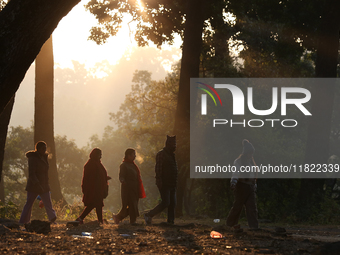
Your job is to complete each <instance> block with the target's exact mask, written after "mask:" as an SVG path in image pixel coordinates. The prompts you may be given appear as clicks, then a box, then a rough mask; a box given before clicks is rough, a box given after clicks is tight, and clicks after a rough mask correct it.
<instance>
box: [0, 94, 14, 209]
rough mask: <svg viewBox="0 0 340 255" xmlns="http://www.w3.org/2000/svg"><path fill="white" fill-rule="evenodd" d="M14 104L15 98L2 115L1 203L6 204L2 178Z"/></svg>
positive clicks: (0, 153) (0, 116) (0, 157)
mask: <svg viewBox="0 0 340 255" xmlns="http://www.w3.org/2000/svg"><path fill="white" fill-rule="evenodd" d="M13 104H14V96H13V97H12V99H11V100H10V101H9V103H8V104H7V105H6V108H5V110H4V111H3V112H2V114H0V201H2V202H5V185H4V180H3V178H2V168H3V161H4V155H5V144H6V138H7V130H8V124H9V121H10V120H11V114H12V109H13Z"/></svg>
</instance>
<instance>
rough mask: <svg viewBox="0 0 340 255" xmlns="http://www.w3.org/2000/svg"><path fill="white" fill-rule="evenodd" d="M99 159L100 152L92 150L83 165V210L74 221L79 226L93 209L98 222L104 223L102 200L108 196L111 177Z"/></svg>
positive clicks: (100, 156)
mask: <svg viewBox="0 0 340 255" xmlns="http://www.w3.org/2000/svg"><path fill="white" fill-rule="evenodd" d="M101 158H102V151H101V150H100V149H98V148H94V149H93V150H92V151H91V153H90V158H89V160H88V161H87V162H86V164H85V165H84V171H83V179H82V184H81V188H82V192H83V202H84V205H85V208H84V211H83V212H82V214H81V215H80V216H79V217H78V218H77V219H76V221H79V223H80V224H83V223H84V221H83V220H84V219H85V217H86V216H87V215H88V214H89V213H90V212H91V211H92V210H93V209H94V208H96V214H97V218H98V222H99V223H104V222H103V206H104V198H106V197H107V195H108V182H107V181H108V180H110V179H111V177H110V176H107V171H106V169H105V167H104V166H103V164H102V162H101V160H100V159H101Z"/></svg>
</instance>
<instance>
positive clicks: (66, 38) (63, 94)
mask: <svg viewBox="0 0 340 255" xmlns="http://www.w3.org/2000/svg"><path fill="white" fill-rule="evenodd" d="M87 2H88V0H86V1H82V2H81V3H80V4H78V5H77V6H76V7H74V9H73V10H72V11H71V12H70V13H69V14H68V15H67V16H66V17H64V18H63V19H62V20H61V22H60V23H59V25H58V27H57V29H56V30H55V31H54V33H53V48H54V49H53V50H54V62H55V73H54V80H55V89H54V91H55V96H54V98H55V99H54V103H55V108H54V126H55V135H57V134H59V135H66V136H67V137H68V138H69V139H74V140H75V141H76V143H77V144H78V146H80V147H82V146H84V145H86V144H87V142H88V141H89V138H90V137H91V136H92V135H94V134H98V135H101V134H102V133H103V131H104V128H105V126H107V125H113V123H112V122H111V121H110V120H109V112H115V111H117V110H118V109H119V106H120V104H121V103H122V102H123V101H124V99H125V95H126V94H127V93H129V92H130V90H131V84H132V83H131V80H132V74H133V73H134V71H135V70H148V71H150V72H152V78H153V79H154V80H160V79H163V78H164V77H165V76H166V73H167V71H169V70H170V67H171V64H173V63H175V62H176V61H178V60H179V59H180V55H181V51H180V49H179V44H180V42H177V45H176V46H172V47H170V46H166V47H162V49H157V48H156V47H155V46H151V47H144V48H138V47H136V42H135V41H134V40H133V37H131V36H129V29H128V26H127V25H123V26H122V30H121V31H120V32H119V33H118V35H117V36H116V37H113V38H110V39H109V41H108V43H107V44H105V45H96V43H94V42H92V41H88V40H87V37H88V36H89V30H90V28H91V27H92V26H93V25H95V24H96V21H95V19H94V17H93V16H92V15H91V14H90V13H88V12H86V11H85V9H84V7H83V5H84V4H85V3H87ZM34 79H35V78H34V63H33V64H32V66H31V68H30V69H29V70H28V72H27V73H26V77H25V79H24V80H23V82H22V83H21V85H20V88H19V90H18V92H17V94H16V102H15V105H14V109H13V112H12V118H11V122H10V126H18V125H21V126H23V127H29V126H31V125H32V121H33V118H34Z"/></svg>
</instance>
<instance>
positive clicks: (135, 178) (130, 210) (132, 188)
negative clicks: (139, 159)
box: [113, 148, 146, 224]
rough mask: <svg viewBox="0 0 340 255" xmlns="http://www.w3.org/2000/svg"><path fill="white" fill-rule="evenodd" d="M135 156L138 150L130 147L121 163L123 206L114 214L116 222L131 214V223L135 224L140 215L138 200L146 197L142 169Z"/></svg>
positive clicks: (120, 177)
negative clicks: (136, 162)
mask: <svg viewBox="0 0 340 255" xmlns="http://www.w3.org/2000/svg"><path fill="white" fill-rule="evenodd" d="M135 158H136V151H135V150H134V149H131V148H129V149H127V150H126V151H125V157H124V160H123V162H122V164H121V165H120V171H119V181H120V182H121V198H122V208H121V209H120V211H119V213H118V214H116V215H115V214H114V215H113V219H114V222H115V223H116V224H118V223H119V222H120V221H122V220H123V219H124V218H126V217H127V216H130V223H131V224H135V223H136V219H137V217H138V216H139V211H138V201H139V199H140V198H145V197H146V195H145V191H144V187H143V182H142V179H141V174H140V170H139V168H138V166H137V165H136V164H135V162H134V160H135Z"/></svg>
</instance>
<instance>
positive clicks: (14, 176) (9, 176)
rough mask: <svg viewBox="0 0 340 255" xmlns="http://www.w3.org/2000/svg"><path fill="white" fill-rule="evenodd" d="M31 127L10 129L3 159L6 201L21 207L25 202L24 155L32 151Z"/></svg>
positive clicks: (25, 164)
mask: <svg viewBox="0 0 340 255" xmlns="http://www.w3.org/2000/svg"><path fill="white" fill-rule="evenodd" d="M32 144H33V127H31V128H23V127H21V126H18V127H11V128H10V129H9V131H8V135H7V139H6V147H5V148H6V150H5V158H4V168H3V169H4V171H3V174H4V184H5V198H6V201H7V202H8V201H11V202H13V203H15V204H17V205H19V206H20V205H23V204H24V203H25V200H26V192H25V186H26V178H27V177H28V163H27V158H26V156H25V153H26V152H27V151H29V150H32Z"/></svg>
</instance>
